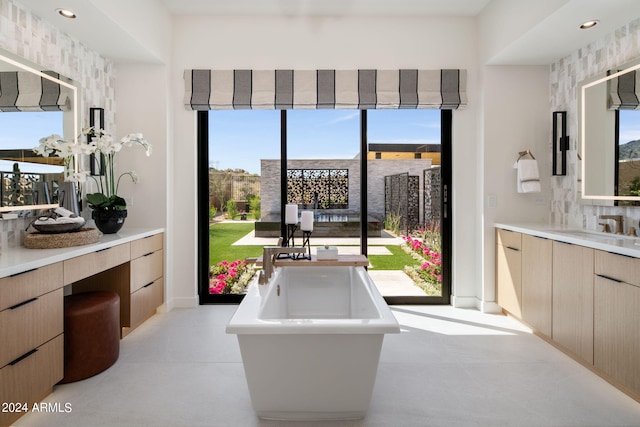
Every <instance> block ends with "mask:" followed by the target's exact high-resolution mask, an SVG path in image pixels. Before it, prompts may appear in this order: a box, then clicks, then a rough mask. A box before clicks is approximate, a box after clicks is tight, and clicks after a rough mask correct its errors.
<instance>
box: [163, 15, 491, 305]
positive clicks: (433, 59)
mask: <svg viewBox="0 0 640 427" xmlns="http://www.w3.org/2000/svg"><path fill="white" fill-rule="evenodd" d="M174 35H175V36H174V46H173V49H174V54H173V63H172V72H171V84H172V97H173V100H172V103H173V108H174V115H175V122H174V124H175V129H174V141H173V151H172V156H173V161H174V166H173V175H174V179H173V182H172V183H171V184H170V188H169V193H170V195H169V199H172V198H173V199H174V202H175V206H176V207H175V208H172V212H173V213H177V212H192V213H193V214H192V215H189V218H185V219H184V220H178V218H177V216H176V217H175V218H173V219H171V218H170V221H169V227H170V229H171V233H172V235H173V238H174V239H175V241H174V242H173V244H174V246H175V247H174V253H175V257H174V258H173V259H169V262H170V263H171V262H173V264H174V266H173V271H174V274H175V275H174V276H173V277H170V278H169V280H170V282H171V283H172V286H173V290H172V297H173V298H174V299H175V301H173V302H172V303H171V304H172V305H173V306H183V305H189V304H193V305H195V304H197V296H196V293H195V292H194V288H193V286H194V285H193V284H194V283H195V281H196V275H195V274H196V269H195V264H196V254H197V251H196V226H195V206H196V194H195V190H193V189H195V185H196V177H195V160H196V150H195V122H196V119H195V113H194V112H192V111H188V110H186V109H185V108H184V106H182V105H178V104H177V102H175V101H176V100H180V101H181V100H182V99H183V97H184V80H183V72H184V70H185V69H191V68H213V69H242V68H248V69H278V68H288V69H319V68H328V69H362V68H378V69H397V68H421V69H439V68H463V69H467V70H468V72H469V74H468V95H469V96H468V97H469V107H468V108H467V109H466V110H461V111H455V112H454V114H453V123H454V129H453V134H454V148H453V152H454V154H453V156H454V172H453V175H454V176H453V181H454V188H453V191H452V196H453V209H454V211H455V212H457V213H459V214H456V215H454V220H455V224H454V272H453V280H454V292H455V294H456V296H457V298H458V301H459V302H460V303H461V304H466V305H473V306H477V305H478V301H479V299H478V298H479V294H478V292H477V288H478V283H479V282H481V280H482V279H481V270H480V265H479V264H478V263H477V262H476V255H475V254H476V253H477V252H478V251H480V250H481V247H480V239H478V237H479V233H478V232H475V231H474V230H476V227H475V223H474V219H475V218H477V217H480V216H481V212H480V211H479V210H478V208H479V204H478V203H477V194H476V189H475V187H474V186H471V185H468V183H469V182H474V181H477V180H478V179H479V178H480V176H479V173H480V170H479V168H478V166H479V165H478V164H477V162H476V158H477V140H476V138H477V135H476V115H477V113H476V112H477V109H478V106H479V105H478V98H479V97H478V93H477V90H478V87H477V84H476V76H477V67H476V26H475V21H474V20H473V19H472V18H456V19H449V18H441V17H439V18H433V19H424V18H420V19H417V18H416V19H414V18H398V19H395V18H394V19H386V18H293V17H292V18H279V17H272V18H265V17H262V18H255V17H242V18H241V17H237V18H234V17H231V18H229V17H225V18H219V19H216V18H207V17H181V18H177V20H176V21H174ZM187 190H189V191H187ZM170 216H172V215H171V214H170Z"/></svg>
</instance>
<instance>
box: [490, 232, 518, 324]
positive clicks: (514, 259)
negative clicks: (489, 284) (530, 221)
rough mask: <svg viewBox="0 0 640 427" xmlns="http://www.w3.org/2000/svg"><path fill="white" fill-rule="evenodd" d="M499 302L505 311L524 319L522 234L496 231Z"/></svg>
mask: <svg viewBox="0 0 640 427" xmlns="http://www.w3.org/2000/svg"><path fill="white" fill-rule="evenodd" d="M496 288H497V302H498V304H499V305H500V307H502V309H503V310H505V311H507V312H508V313H510V314H512V315H513V316H516V317H518V318H521V317H522V308H521V307H522V234H521V233H518V232H515V231H509V230H503V229H497V230H496Z"/></svg>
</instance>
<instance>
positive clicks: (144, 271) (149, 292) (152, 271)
mask: <svg viewBox="0 0 640 427" xmlns="http://www.w3.org/2000/svg"><path fill="white" fill-rule="evenodd" d="M163 265H164V250H163V234H156V235H153V236H149V237H146V238H144V239H139V240H136V241H133V242H131V281H130V289H129V292H130V294H131V297H130V298H131V299H130V304H131V317H130V325H129V326H131V327H136V326H137V325H139V324H140V323H142V322H144V321H145V320H146V319H148V318H149V317H151V316H152V315H153V314H154V313H155V312H156V309H157V308H158V307H159V306H160V305H162V301H163V298H164V281H163V274H164V272H163Z"/></svg>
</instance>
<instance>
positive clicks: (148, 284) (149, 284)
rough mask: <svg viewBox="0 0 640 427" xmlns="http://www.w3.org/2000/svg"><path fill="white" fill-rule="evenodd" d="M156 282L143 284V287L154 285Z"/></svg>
mask: <svg viewBox="0 0 640 427" xmlns="http://www.w3.org/2000/svg"><path fill="white" fill-rule="evenodd" d="M154 283H156V282H150V283H147V284H146V285H144V286H143V288H148V287H149V286H151V285H153V284H154Z"/></svg>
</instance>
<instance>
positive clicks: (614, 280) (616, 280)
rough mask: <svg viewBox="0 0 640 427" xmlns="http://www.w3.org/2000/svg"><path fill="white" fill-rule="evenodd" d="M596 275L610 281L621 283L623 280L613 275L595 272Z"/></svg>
mask: <svg viewBox="0 0 640 427" xmlns="http://www.w3.org/2000/svg"><path fill="white" fill-rule="evenodd" d="M596 276H598V277H602V278H603V279H607V280H611V281H612V282H616V283H622V282H623V281H622V280H620V279H616V278H615V277H611V276H605V275H604V274H596Z"/></svg>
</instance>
